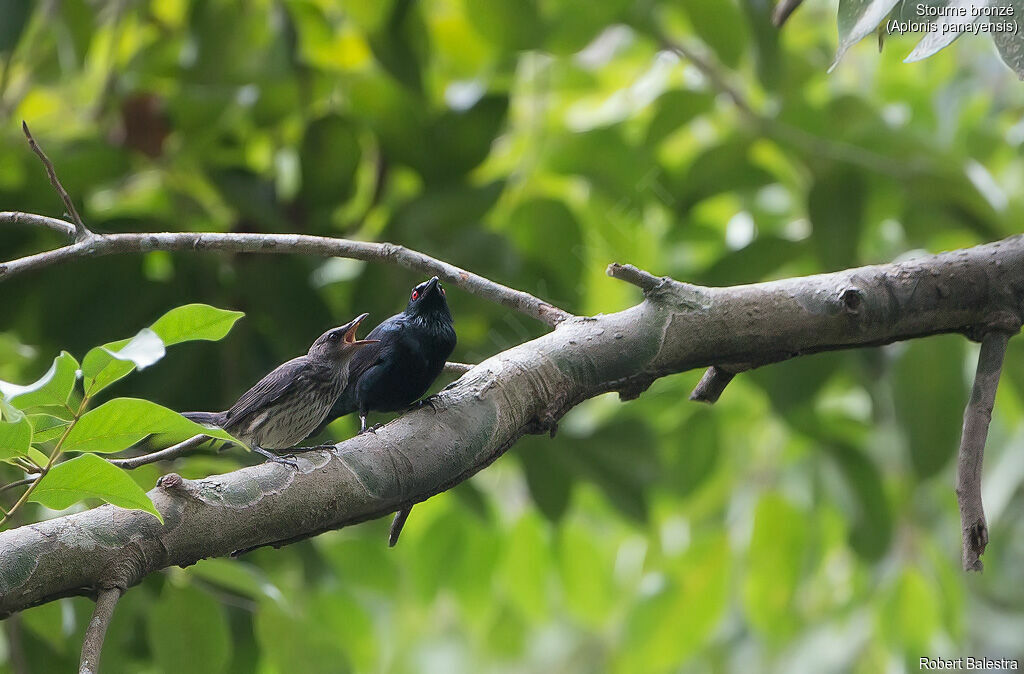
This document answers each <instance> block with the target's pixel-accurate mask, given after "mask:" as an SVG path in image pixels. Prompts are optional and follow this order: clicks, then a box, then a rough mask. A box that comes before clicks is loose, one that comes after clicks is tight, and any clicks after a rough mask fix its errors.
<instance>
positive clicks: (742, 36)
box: [683, 0, 749, 68]
mask: <svg viewBox="0 0 1024 674" xmlns="http://www.w3.org/2000/svg"><path fill="white" fill-rule="evenodd" d="M683 7H684V8H685V9H686V13H687V15H689V17H690V22H691V23H692V24H693V28H694V30H695V31H696V32H697V34H698V35H699V36H700V37H701V39H702V40H704V42H706V43H707V44H708V46H709V47H711V48H712V49H714V50H715V53H716V54H717V55H718V58H719V59H721V61H722V63H724V64H725V65H727V66H729V67H730V68H735V67H736V66H737V65H739V61H740V57H741V56H743V49H744V48H745V47H746V45H747V44H748V42H749V38H748V35H747V32H748V27H747V20H746V17H745V16H743V14H742V13H741V12H740V8H739V7H738V6H737V5H736V3H735V1H734V0H685V1H684V2H683Z"/></svg>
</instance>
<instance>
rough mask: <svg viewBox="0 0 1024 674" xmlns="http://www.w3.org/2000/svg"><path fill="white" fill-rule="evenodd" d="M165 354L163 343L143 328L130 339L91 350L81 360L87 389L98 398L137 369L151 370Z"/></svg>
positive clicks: (150, 331) (154, 334)
mask: <svg viewBox="0 0 1024 674" xmlns="http://www.w3.org/2000/svg"><path fill="white" fill-rule="evenodd" d="M166 352H167V350H166V349H165V348H164V343H163V341H162V340H161V339H160V337H159V336H158V335H157V334H156V333H155V332H153V331H152V330H151V329H149V328H143V329H142V330H140V331H139V332H138V334H136V335H135V336H134V337H132V338H131V339H128V340H124V339H122V340H119V341H117V342H110V343H109V344H104V345H103V346H97V347H96V348H94V349H89V352H88V353H86V354H85V358H84V359H83V360H82V374H83V377H84V387H85V390H86V392H87V393H88V394H89V395H95V394H96V393H99V392H100V391H102V390H103V389H105V388H106V387H107V386H110V385H111V384H113V383H114V382H115V381H117V380H118V379H121V378H122V377H125V376H127V375H128V374H130V373H131V372H132V371H133V370H135V369H136V368H138V369H140V370H143V369H145V368H147V367H149V366H150V365H152V364H153V363H155V362H157V361H158V360H160V359H161V358H163V357H164V354H165V353H166Z"/></svg>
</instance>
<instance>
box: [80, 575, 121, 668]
mask: <svg viewBox="0 0 1024 674" xmlns="http://www.w3.org/2000/svg"><path fill="white" fill-rule="evenodd" d="M120 598H121V590H120V589H119V588H116V587H111V588H106V589H103V590H100V591H99V594H97V595H96V609H95V610H94V611H93V612H92V619H91V620H89V627H88V628H86V630H85V639H84V640H83V641H82V660H81V664H80V665H79V667H78V674H97V672H99V669H100V654H101V653H102V651H103V639H104V638H105V637H106V636H107V628H108V627H110V620H111V618H113V617H114V608H115V607H116V606H117V600H118V599H120Z"/></svg>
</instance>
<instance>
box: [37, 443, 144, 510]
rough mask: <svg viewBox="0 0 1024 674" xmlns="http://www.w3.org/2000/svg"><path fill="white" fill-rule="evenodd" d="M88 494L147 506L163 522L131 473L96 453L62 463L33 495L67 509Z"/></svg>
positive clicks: (130, 506) (119, 503) (123, 505)
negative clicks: (130, 475)
mask: <svg viewBox="0 0 1024 674" xmlns="http://www.w3.org/2000/svg"><path fill="white" fill-rule="evenodd" d="M87 498H98V499H102V500H104V501H106V502H107V503H110V504H113V505H116V506H118V507H120V508H127V509H130V510H144V511H146V512H148V513H150V514H152V515H153V516H154V517H156V518H157V519H158V520H160V522H161V523H163V521H164V518H163V517H162V516H161V515H160V513H159V511H157V509H156V507H154V506H153V502H152V501H151V500H149V497H148V496H146V492H144V491H142V487H140V486H139V485H137V484H135V480H133V479H132V478H131V477H129V475H128V473H126V472H125V471H123V470H121V469H120V468H118V467H117V466H115V465H113V464H111V463H110V462H108V461H106V460H104V459H102V458H100V457H98V456H96V455H95V454H83V455H82V456H77V457H75V458H73V459H71V460H70V461H65V462H63V463H58V464H57V465H56V466H54V467H53V468H51V469H50V471H49V472H48V473H47V474H46V475H44V476H43V479H42V480H41V481H40V482H39V486H38V487H36V489H35V491H33V492H32V495H31V496H30V497H29V500H30V501H35V502H36V503H41V504H43V505H44V506H46V507H47V508H52V509H53V510H63V509H64V508H67V507H69V506H71V505H72V504H74V503H77V502H79V501H81V500H83V499H87Z"/></svg>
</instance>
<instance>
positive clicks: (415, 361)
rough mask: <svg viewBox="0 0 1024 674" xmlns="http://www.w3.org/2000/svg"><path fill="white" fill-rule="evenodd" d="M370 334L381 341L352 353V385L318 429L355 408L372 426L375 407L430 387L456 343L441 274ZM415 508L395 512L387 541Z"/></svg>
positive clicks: (391, 408)
mask: <svg viewBox="0 0 1024 674" xmlns="http://www.w3.org/2000/svg"><path fill="white" fill-rule="evenodd" d="M366 337H367V339H373V340H378V341H377V344H375V345H374V346H373V347H371V348H368V349H363V350H362V351H360V352H359V353H358V354H357V355H356V356H355V358H353V359H352V366H351V368H350V370H349V380H348V385H347V386H346V387H345V390H344V391H343V392H342V394H341V396H340V397H339V398H338V401H337V402H336V403H334V407H333V408H331V412H330V414H328V415H327V418H326V419H325V421H324V424H323V425H322V426H321V427H320V429H317V432H319V431H320V430H322V428H323V426H326V425H327V424H328V423H330V422H331V421H333V420H334V419H337V418H338V417H340V416H344V415H346V414H351V413H352V412H358V413H359V432H360V433H364V432H366V431H367V430H371V431H372V430H374V429H375V428H377V426H374V427H373V428H369V429H368V428H367V427H366V416H367V415H368V414H369V413H370V412H397V411H399V410H404V409H407V408H408V407H409V406H410V405H412V404H413V403H414V402H416V401H417V400H419V398H420V396H422V395H423V394H424V393H426V392H427V389H429V388H430V385H431V384H433V383H434V380H435V379H437V376H438V375H439V374H441V370H443V369H444V364H445V361H446V360H448V356H450V355H451V353H452V351H453V350H454V349H455V327H454V325H453V321H452V314H451V311H449V310H448V302H447V300H446V299H445V293H444V288H443V287H441V282H440V281H439V280H438V278H437V277H436V276H435V277H434V278H432V279H430V280H429V281H425V282H423V283H421V284H419V285H418V286H416V287H415V288H413V289H412V294H411V295H410V296H409V304H408V306H406V307H405V311H403V312H402V313H400V314H395V315H394V316H392V317H391V318H389V319H387V320H386V321H383V322H381V324H380V325H378V326H377V327H375V328H374V329H373V330H371V331H370V334H368V335H367V336H366ZM421 404H422V403H421ZM410 509H411V507H410V508H405V509H403V510H401V511H399V512H398V513H397V514H396V515H395V519H394V521H393V522H392V524H391V533H390V535H389V536H388V545H390V546H394V545H395V543H397V542H398V536H399V534H401V532H402V527H403V526H404V525H405V520H406V519H407V518H408V517H409V511H410Z"/></svg>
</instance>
